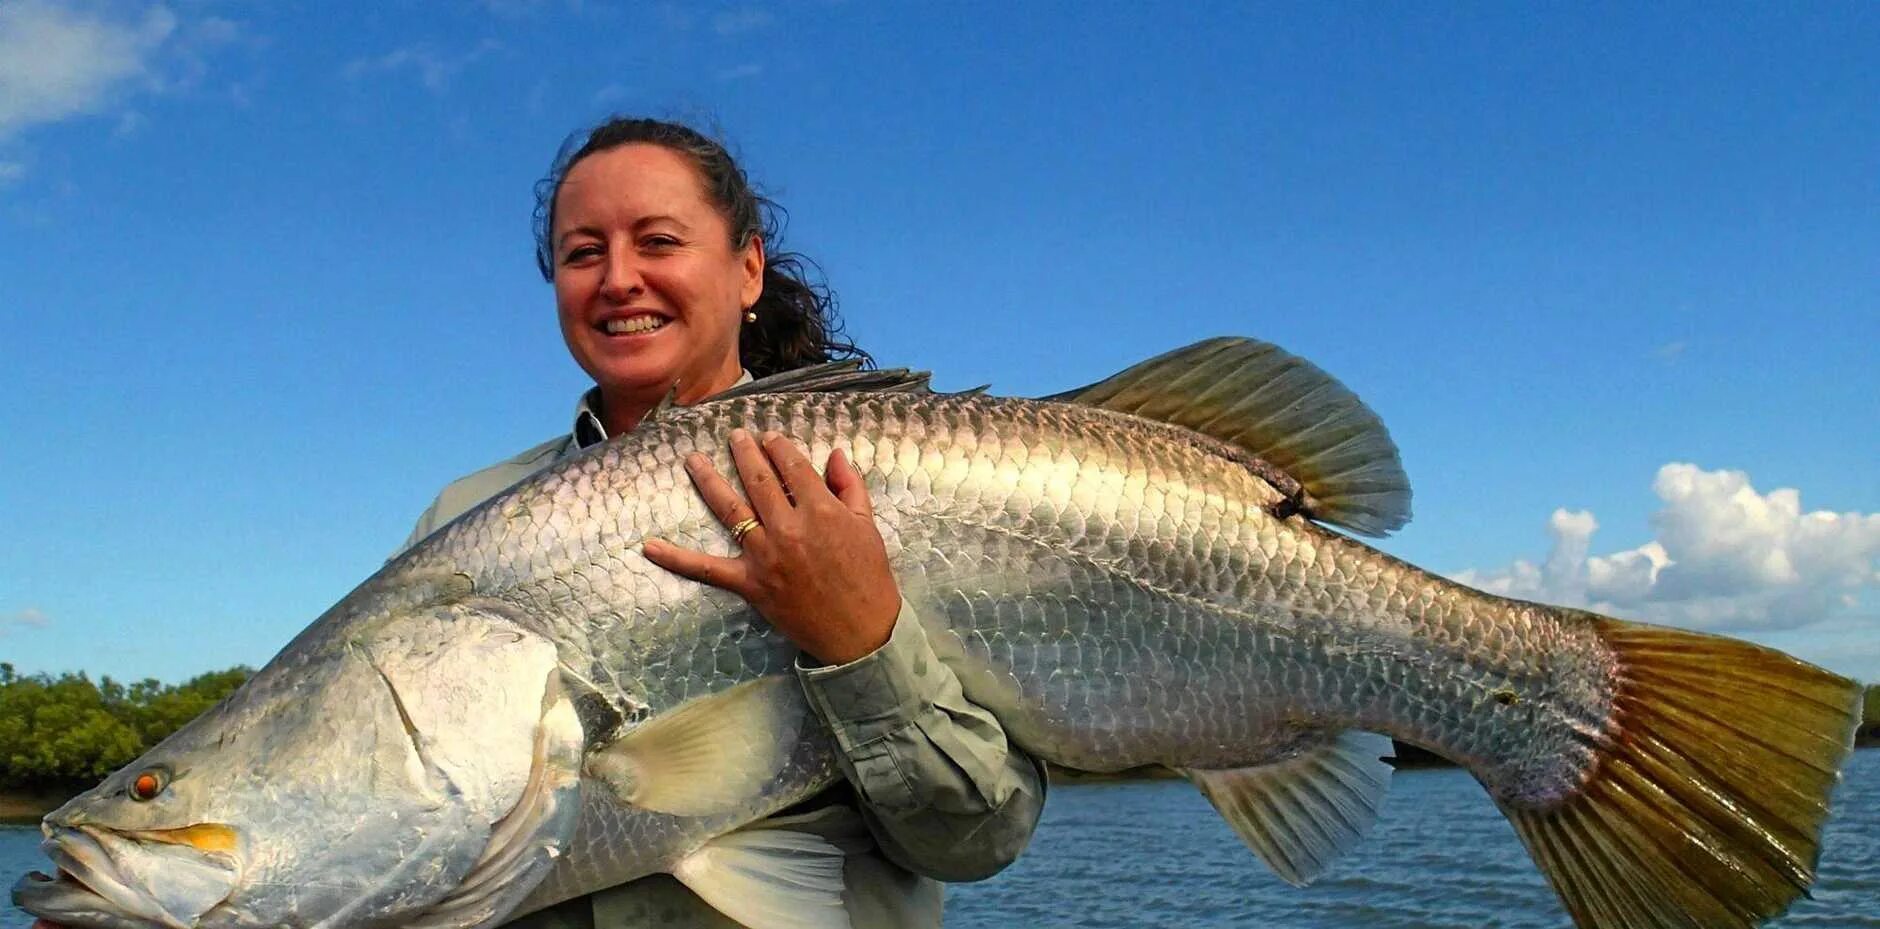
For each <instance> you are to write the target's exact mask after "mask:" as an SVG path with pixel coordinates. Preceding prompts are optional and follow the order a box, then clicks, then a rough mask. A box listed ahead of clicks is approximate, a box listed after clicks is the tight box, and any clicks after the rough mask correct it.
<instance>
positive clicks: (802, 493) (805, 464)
mask: <svg viewBox="0 0 1880 929" xmlns="http://www.w3.org/2000/svg"><path fill="white" fill-rule="evenodd" d="M764 454H766V455H768V456H770V462H771V463H772V464H774V465H776V466H777V476H778V477H780V478H782V479H783V486H784V488H785V489H787V490H788V491H789V492H790V496H791V497H793V498H795V499H796V502H797V503H798V504H799V505H801V504H802V503H803V502H804V501H805V500H806V499H807V497H808V496H809V495H813V494H815V493H817V492H819V491H821V490H822V489H823V476H822V475H821V474H818V473H816V465H814V464H812V463H811V462H810V460H809V456H808V455H806V454H804V453H803V449H801V448H799V447H798V446H797V444H796V441H795V440H794V439H791V438H790V437H788V436H785V435H783V434H782V433H777V432H767V433H765V434H764Z"/></svg>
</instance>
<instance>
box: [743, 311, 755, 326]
mask: <svg viewBox="0 0 1880 929" xmlns="http://www.w3.org/2000/svg"><path fill="white" fill-rule="evenodd" d="M744 321H745V322H747V323H754V322H757V311H756V310H745V311H744Z"/></svg>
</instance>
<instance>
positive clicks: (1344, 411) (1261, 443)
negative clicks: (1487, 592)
mask: <svg viewBox="0 0 1880 929" xmlns="http://www.w3.org/2000/svg"><path fill="white" fill-rule="evenodd" d="M1045 399H1047V400H1057V401H1062V402H1068V403H1079V404H1083V405H1086V406H1096V407H1102V408H1103V409H1106V410H1115V411H1117V412H1120V413H1130V414H1133V415H1136V416H1141V417H1144V418H1146V419H1153V420H1158V421H1160V422H1165V423H1170V424H1173V425H1177V426H1181V427H1183V428H1186V429H1192V430H1194V431H1196V432H1200V433H1203V434H1206V435H1209V436H1212V437H1214V438H1216V439H1220V440H1221V441H1224V442H1226V443H1228V444H1230V445H1234V446H1237V447H1239V448H1241V449H1243V450H1245V451H1247V452H1250V453H1252V454H1253V455H1254V457H1256V458H1259V459H1261V460H1262V461H1266V462H1269V463H1271V464H1273V465H1275V466H1277V467H1279V468H1280V469H1281V470H1283V471H1285V472H1286V473H1287V474H1288V475H1290V476H1291V477H1292V478H1293V479H1294V480H1297V481H1298V482H1299V483H1300V484H1301V485H1302V486H1303V487H1304V488H1305V495H1306V496H1305V500H1304V501H1303V502H1304V505H1305V511H1306V515H1308V516H1310V517H1312V518H1313V519H1316V520H1320V521H1322V522H1327V523H1332V524H1333V525H1337V526H1343V527H1344V528H1346V529H1350V530H1352V531H1353V532H1359V533H1363V534H1365V535H1373V536H1382V535H1388V534H1389V533H1390V532H1391V531H1392V530H1394V529H1398V528H1400V527H1402V526H1403V525H1404V524H1405V523H1407V522H1409V521H1410V479H1409V478H1408V477H1407V476H1405V474H1404V471H1403V464H1402V462H1401V461H1399V460H1398V457H1397V446H1396V444H1395V443H1393V442H1392V441H1391V440H1390V433H1388V432H1386V431H1385V429H1384V424H1383V423H1382V422H1380V421H1379V420H1378V418H1377V414H1375V413H1372V412H1371V410H1370V409H1369V408H1368V407H1366V406H1365V405H1364V402H1363V401H1361V400H1359V399H1358V396H1357V394H1354V393H1352V392H1351V391H1350V389H1348V388H1346V387H1345V386H1344V385H1343V384H1340V383H1338V381H1336V380H1334V379H1333V378H1332V376H1331V375H1329V374H1326V373H1325V372H1324V371H1321V370H1319V368H1318V367H1317V366H1316V365H1314V364H1312V363H1311V362H1309V361H1306V360H1305V359H1303V358H1299V357H1297V356H1294V355H1292V354H1289V353H1287V352H1285V351H1283V350H1281V349H1279V348H1277V347H1275V346H1273V345H1269V344H1267V343H1265V342H1260V341H1257V340H1254V339H1244V338H1218V339H1208V340H1206V341H1202V342H1196V343H1195V344H1193V345H1190V346H1188V347H1186V348H1178V349H1176V350H1174V351H1172V352H1168V353H1167V354H1163V355H1158V356H1156V357H1154V358H1151V359H1149V360H1148V361H1145V362H1142V363H1141V364H1138V365H1135V366H1134V367H1131V368H1129V369H1128V370H1126V371H1123V372H1122V373H1120V374H1117V375H1114V376H1112V377H1109V378H1106V379H1104V380H1101V381H1098V382H1097V383H1095V384H1091V385H1090V386H1088V387H1083V388H1079V389H1077V390H1071V391H1065V392H1064V393H1061V394H1056V395H1053V396H1050V397H1046V398H1045Z"/></svg>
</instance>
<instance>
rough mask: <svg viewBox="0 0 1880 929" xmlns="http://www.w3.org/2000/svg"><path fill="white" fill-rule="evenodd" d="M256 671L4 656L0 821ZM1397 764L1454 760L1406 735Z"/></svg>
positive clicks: (1874, 726) (1867, 734) (1436, 764)
mask: <svg viewBox="0 0 1880 929" xmlns="http://www.w3.org/2000/svg"><path fill="white" fill-rule="evenodd" d="M253 673H254V672H253V671H252V670H251V669H249V668H246V667H234V668H229V669H228V670H226V671H212V672H210V673H208V674H203V675H199V676H197V677H194V678H191V679H189V680H188V681H185V682H183V683H181V684H176V685H166V684H162V683H159V682H158V681H155V680H143V681H138V682H136V683H134V684H128V685H127V684H122V683H119V682H117V681H114V680H112V679H111V678H109V677H105V678H100V679H99V680H98V681H96V682H94V681H92V680H91V678H90V677H88V676H86V675H85V674H83V673H76V674H74V673H67V674H62V675H60V676H58V677H56V678H55V677H52V676H50V675H46V674H35V675H21V674H19V673H17V672H16V671H15V669H14V667H13V666H12V665H10V664H7V663H5V662H0V824H13V825H20V824H32V823H35V822H37V821H38V820H39V818H40V817H42V816H44V815H46V814H47V813H50V812H52V811H53V810H55V809H58V808H59V806H60V805H61V804H63V803H64V802H65V801H66V800H68V799H70V798H72V797H73V796H76V795H77V794H79V793H81V792H83V791H84V790H86V789H88V788H90V787H91V786H92V785H93V784H96V783H97V782H98V781H99V779H101V778H103V777H104V776H105V775H107V774H110V773H111V772H112V771H115V770H117V769H118V768H120V767H123V766H124V765H125V764H128V763H129V762H130V761H131V760H132V759H134V758H136V757H137V756H138V755H141V754H143V753H144V752H145V751H146V750H148V749H149V748H150V746H152V745H155V744H156V743H158V742H159V741H162V740H163V738H164V737H165V736H168V735H169V734H170V733H171V732H174V731H175V730H176V729H178V728H180V727H181V726H182V725H183V724H184V723H186V722H189V721H190V720H191V719H194V718H195V717H196V716H197V715H199V714H201V713H202V712H203V711H204V710H207V709H208V708H209V707H211V706H214V705H215V704H216V703H217V702H219V701H220V700H221V699H222V698H224V697H226V696H228V695H229V694H230V693H233V692H234V691H235V688H237V687H240V686H241V685H242V682H243V681H246V680H247V679H248V677H249V675H251V674H253ZM1854 746H1855V747H1856V748H1880V684H1872V685H1869V686H1868V687H1867V691H1866V698H1865V703H1864V705H1863V714H1862V721H1861V725H1860V728H1859V729H1858V730H1857V731H1856V732H1855V735H1854ZM1392 765H1393V766H1394V767H1397V768H1399V769H1417V768H1445V767H1451V765H1450V764H1449V762H1447V761H1444V760H1443V759H1441V758H1438V757H1436V756H1435V755H1433V754H1431V753H1429V752H1427V751H1424V750H1423V749H1420V748H1417V747H1415V746H1412V745H1405V744H1403V743H1398V744H1397V758H1396V759H1395V760H1394V761H1393V762H1392ZM1050 775H1051V781H1052V783H1059V784H1098V783H1112V782H1118V781H1133V780H1152V779H1158V778H1169V777H1176V776H1178V775H1176V774H1175V773H1174V772H1172V771H1168V770H1167V769H1164V768H1157V767H1149V768H1137V769H1132V770H1129V771H1119V772H1116V773H1112V774H1090V773H1087V772H1081V771H1070V770H1065V769H1062V768H1057V767H1052V768H1051V769H1050Z"/></svg>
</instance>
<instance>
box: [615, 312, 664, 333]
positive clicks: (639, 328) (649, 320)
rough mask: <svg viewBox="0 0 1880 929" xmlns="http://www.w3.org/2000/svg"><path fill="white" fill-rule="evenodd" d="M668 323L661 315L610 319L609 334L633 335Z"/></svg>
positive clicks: (650, 330)
mask: <svg viewBox="0 0 1880 929" xmlns="http://www.w3.org/2000/svg"><path fill="white" fill-rule="evenodd" d="M665 325H666V320H665V319H664V318H663V317H659V316H634V317H631V318H629V319H610V320H608V321H607V334H608V335H631V334H632V333H635V332H652V331H653V330H655V329H659V328H661V327H663V326H665Z"/></svg>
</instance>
